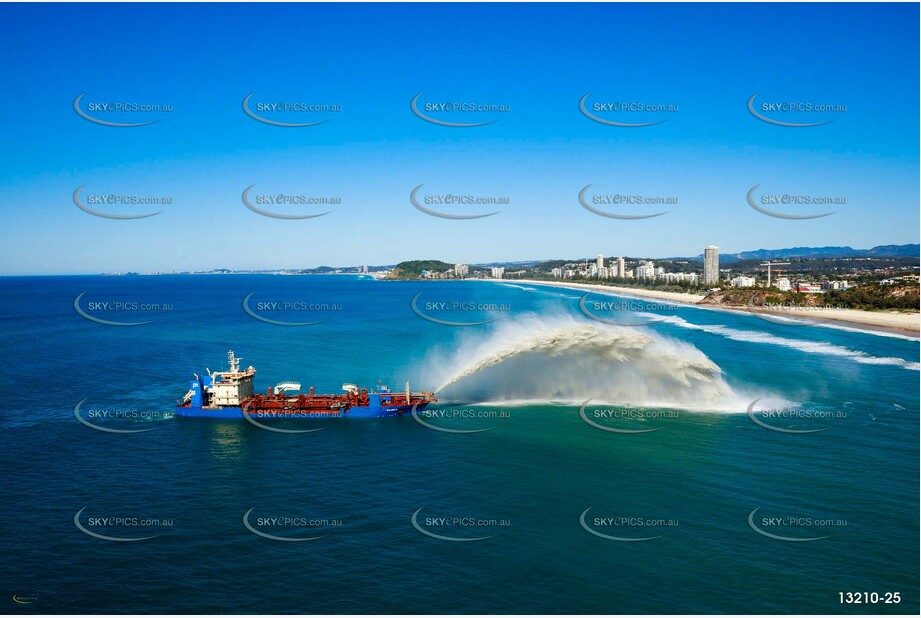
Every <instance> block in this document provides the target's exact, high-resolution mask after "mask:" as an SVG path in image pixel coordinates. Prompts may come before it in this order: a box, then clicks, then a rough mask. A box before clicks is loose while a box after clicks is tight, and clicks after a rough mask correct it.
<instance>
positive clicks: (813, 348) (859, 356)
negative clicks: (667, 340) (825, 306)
mask: <svg viewBox="0 0 921 618" xmlns="http://www.w3.org/2000/svg"><path fill="white" fill-rule="evenodd" d="M662 321H663V322H667V323H669V324H674V325H675V326H679V327H681V328H687V329H691V330H701V331H704V332H707V333H710V334H713V335H719V336H721V337H725V338H726V339H731V340H733V341H744V342H748V343H763V344H768V345H777V346H782V347H786V348H791V349H794V350H799V351H800V352H805V353H807V354H822V355H825V356H838V357H841V358H848V359H850V360H852V361H854V362H857V363H862V364H864V365H893V366H897V367H903V368H905V369H909V370H913V371H919V369H921V366H919V364H918V363H915V362H912V361H908V360H905V359H904V358H898V357H894V356H873V355H872V354H867V353H866V352H862V351H860V350H852V349H851V348H847V347H844V346H840V345H835V344H833V343H828V342H827V341H809V340H806V339H791V338H789V337H779V336H777V335H772V334H771V333H767V332H764V331H754V330H740V329H737V328H730V327H728V326H721V325H718V324H692V323H691V322H688V321H687V320H685V319H684V318H679V317H678V316H669V317H667V318H665V319H664V320H662Z"/></svg>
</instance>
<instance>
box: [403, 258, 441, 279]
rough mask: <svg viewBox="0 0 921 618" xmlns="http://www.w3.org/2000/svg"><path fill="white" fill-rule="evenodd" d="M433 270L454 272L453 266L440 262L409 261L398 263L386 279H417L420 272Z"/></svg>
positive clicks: (420, 274)
mask: <svg viewBox="0 0 921 618" xmlns="http://www.w3.org/2000/svg"><path fill="white" fill-rule="evenodd" d="M424 270H434V271H437V272H443V271H445V270H454V264H448V263H447V262H442V261H441V260H410V261H408V262H400V263H399V264H397V265H396V266H394V267H393V270H392V271H390V274H389V275H387V279H418V278H419V277H421V276H422V271H424Z"/></svg>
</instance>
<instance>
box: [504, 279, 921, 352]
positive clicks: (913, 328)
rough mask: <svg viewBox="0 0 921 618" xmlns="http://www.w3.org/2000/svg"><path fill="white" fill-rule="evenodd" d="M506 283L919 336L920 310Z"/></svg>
mask: <svg viewBox="0 0 921 618" xmlns="http://www.w3.org/2000/svg"><path fill="white" fill-rule="evenodd" d="M494 281H504V282H506V283H512V282H514V283H526V284H528V285H545V286H548V287H557V288H565V289H569V290H577V291H578V290H587V291H593V292H604V293H607V294H610V295H615V296H625V297H628V298H630V297H632V298H641V299H643V298H654V299H657V300H666V301H669V302H672V303H676V304H681V305H688V306H694V307H697V308H698V309H710V310H713V311H736V312H743V313H759V314H765V315H771V316H778V317H781V318H796V319H797V320H803V321H806V322H810V323H811V324H812V325H814V326H831V327H835V326H837V327H846V328H852V329H854V330H860V331H866V332H871V333H890V334H896V335H903V336H906V335H907V336H911V337H913V338H918V337H919V330H921V314H919V313H894V312H883V311H863V310H860V309H811V310H808V311H782V312H781V311H765V310H763V309H754V310H752V309H749V308H748V307H731V306H718V305H701V304H699V303H700V301H701V300H703V299H704V298H705V296H704V295H701V294H685V293H680V292H660V291H658V290H644V289H642V288H624V287H618V286H613V285H599V284H594V283H565V282H562V281H559V282H557V281H537V280H534V279H496V280H494Z"/></svg>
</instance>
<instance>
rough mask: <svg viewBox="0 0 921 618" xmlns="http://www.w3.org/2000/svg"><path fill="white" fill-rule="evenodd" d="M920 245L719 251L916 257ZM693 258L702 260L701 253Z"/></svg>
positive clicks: (750, 256) (733, 257) (724, 258)
mask: <svg viewBox="0 0 921 618" xmlns="http://www.w3.org/2000/svg"><path fill="white" fill-rule="evenodd" d="M919 253H921V245H879V246H877V247H873V248H872V249H853V248H851V247H792V248H790V249H758V250H756V251H743V252H741V253H721V254H720V262H725V263H730V262H739V261H742V260H777V259H785V258H856V257H878V258H898V257H918V256H919ZM671 259H693V260H699V261H703V259H704V256H703V254H700V255H698V256H697V257H695V258H671Z"/></svg>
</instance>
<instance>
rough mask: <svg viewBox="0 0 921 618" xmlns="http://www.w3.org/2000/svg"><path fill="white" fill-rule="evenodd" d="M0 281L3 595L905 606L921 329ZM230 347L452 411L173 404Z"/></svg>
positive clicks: (581, 609) (413, 284) (147, 281)
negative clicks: (278, 416)
mask: <svg viewBox="0 0 921 618" xmlns="http://www.w3.org/2000/svg"><path fill="white" fill-rule="evenodd" d="M0 286H2V292H3V296H2V298H3V300H2V302H0V329H2V330H0V340H2V341H3V351H4V359H3V363H4V368H5V370H4V371H3V373H2V376H0V380H2V392H3V404H2V409H0V424H2V428H3V431H2V432H0V450H2V453H3V464H2V465H3V478H4V482H3V488H4V492H3V494H4V501H3V502H4V513H3V514H4V516H3V527H2V529H3V545H4V554H5V559H4V560H3V561H2V564H0V581H2V582H3V589H4V590H5V591H6V593H7V595H8V597H7V598H8V599H10V596H12V599H10V600H8V601H6V602H4V604H3V608H4V611H5V612H6V613H21V612H24V613H113V612H119V613H177V612H194V613H215V612H221V613H225V612H226V613H442V612H444V613H544V612H546V613H564V612H565V613H639V614H644V613H660V612H665V613H788V612H793V613H797V612H799V613H903V614H914V613H917V612H918V611H919V566H918V565H919V550H918V547H919V533H918V521H919V507H918V505H919V489H918V488H919V443H918V435H919V425H918V422H919V346H918V341H917V339H911V338H909V337H901V336H896V335H888V334H870V333H864V332H859V331H856V330H853V329H842V328H833V327H827V326H814V325H806V324H804V323H802V322H796V321H787V320H778V319H768V318H765V317H763V316H756V315H751V314H747V313H744V312H726V311H715V310H704V309H700V308H694V307H686V306H679V307H676V306H671V305H668V304H667V303H664V302H659V301H639V300H635V299H629V298H624V297H612V296H604V295H601V294H592V295H591V296H590V297H588V298H585V299H583V298H582V297H583V293H581V292H576V291H570V290H565V289H559V288H549V287H541V286H536V285H519V284H516V283H514V282H512V281H508V282H481V281H469V282H460V281H407V282H386V281H378V280H375V279H373V278H371V277H368V276H346V275H328V276H326V275H322V276H321V275H317V276H313V275H311V276H281V275H175V276H172V275H161V276H108V277H106V276H68V277H4V278H2V279H0ZM580 300H581V304H580ZM610 303H615V305H616V306H611V305H610ZM280 322H281V323H288V324H287V325H284V324H279V323H280ZM125 323H133V324H136V325H124V324H125ZM291 323H295V324H301V325H291ZM231 349H232V350H234V352H235V354H236V355H237V356H239V357H241V358H242V359H243V360H242V364H243V366H244V367H245V366H248V365H252V366H254V367H255V368H256V370H257V373H256V375H255V383H256V388H257V392H258V391H264V390H265V389H267V388H268V387H271V386H274V385H276V384H278V383H280V382H283V381H295V382H300V383H301V384H302V387H303V389H304V390H306V389H307V388H309V387H310V386H313V387H315V388H316V391H317V392H320V393H324V392H332V393H338V392H341V389H342V385H343V384H344V383H354V384H358V385H360V386H363V387H369V388H375V389H376V388H379V385H387V386H389V387H390V388H391V389H393V390H394V391H398V392H402V391H403V390H404V388H405V383H406V382H407V381H409V383H410V385H411V388H412V389H413V390H421V389H425V390H435V391H436V392H437V395H438V399H439V402H438V403H437V404H435V405H433V406H432V407H431V408H430V409H428V410H425V411H423V412H418V413H417V414H414V415H405V416H403V417H401V418H390V419H358V418H354V419H352V418H347V417H346V418H338V419H310V420H285V421H266V423H265V426H263V427H260V426H258V425H256V424H253V423H250V422H247V421H246V420H205V419H181V418H175V417H174V416H173V411H174V409H175V405H176V401H177V399H181V398H182V397H183V395H184V394H185V392H186V391H187V390H188V387H189V379H190V378H192V376H193V372H195V373H198V374H202V373H203V372H205V371H206V368H210V370H212V371H215V370H222V369H226V368H227V351H228V350H231ZM78 417H79V418H78ZM266 427H269V428H270V429H266ZM271 428H279V429H288V430H304V429H318V430H319V431H312V432H309V433H285V432H278V431H272V430H271ZM445 430H449V431H445ZM126 432H131V433H126ZM857 593H859V595H858V594H857ZM863 593H868V594H867V595H864V594H863ZM855 595H857V596H855ZM855 598H856V599H857V600H861V601H863V602H861V603H855V602H854V600H855Z"/></svg>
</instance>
